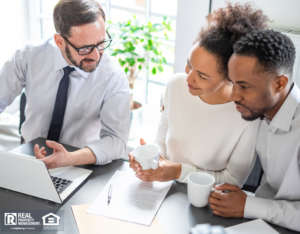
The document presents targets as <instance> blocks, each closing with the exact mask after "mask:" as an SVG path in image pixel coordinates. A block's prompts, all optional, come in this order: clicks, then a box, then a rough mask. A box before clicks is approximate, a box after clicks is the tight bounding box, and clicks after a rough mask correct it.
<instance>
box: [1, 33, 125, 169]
mask: <svg viewBox="0 0 300 234" xmlns="http://www.w3.org/2000/svg"><path fill="white" fill-rule="evenodd" d="M68 65H69V64H68V62H67V61H66V60H65V59H64V57H63V56H62V54H61V51H60V49H59V48H58V47H57V46H56V44H55V41H54V39H53V38H50V39H48V40H46V41H44V42H43V43H42V44H38V45H32V44H28V45H27V46H26V47H25V48H23V49H21V50H18V51H16V52H15V54H14V55H13V56H12V58H11V59H10V60H9V61H7V62H6V63H5V64H4V66H3V68H2V69H1V70H0V113H2V112H3V110H4V109H5V108H6V107H7V106H8V105H10V104H11V103H12V102H13V100H14V99H15V97H16V96H18V95H20V94H21V92H22V90H23V88H25V93H26V97H27V104H26V109H25V116H26V121H25V122H24V124H23V125H22V130H21V133H22V136H23V138H24V139H25V141H26V142H28V141H31V140H33V139H35V138H37V137H44V138H46V137H47V135H48V130H49V126H50V121H51V117H52V112H53V109H54V104H55V99H56V94H57V90H58V86H59V82H60V80H61V79H62V77H63V68H64V67H66V66H68ZM129 124H130V94H129V84H128V80H127V78H126V75H125V73H124V72H123V70H122V68H121V67H120V66H119V64H118V63H117V62H116V61H115V60H114V59H112V58H111V57H110V56H109V55H108V54H106V53H104V54H103V56H102V58H101V61H100V64H99V66H98V67H97V69H96V70H95V71H94V72H92V73H87V72H84V71H83V70H81V69H79V68H77V67H75V71H73V72H72V73H71V74H70V85H69V91H68V100H67V106H66V112H65V116H64V122H63V126H62V130H61V134H60V140H59V142H61V143H65V144H68V145H72V146H75V147H79V148H82V147H84V146H87V147H89V148H90V149H91V150H92V151H93V152H94V154H95V155H96V158H97V162H96V164H107V163H109V162H111V161H112V160H114V159H118V158H120V157H121V156H123V154H124V153H125V150H126V143H127V140H128V134H129Z"/></svg>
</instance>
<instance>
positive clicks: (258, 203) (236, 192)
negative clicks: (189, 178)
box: [209, 30, 300, 231]
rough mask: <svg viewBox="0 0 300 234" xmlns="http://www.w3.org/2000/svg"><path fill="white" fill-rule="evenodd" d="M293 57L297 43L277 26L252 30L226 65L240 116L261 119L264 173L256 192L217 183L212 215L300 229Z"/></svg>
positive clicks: (299, 124) (299, 115)
mask: <svg viewBox="0 0 300 234" xmlns="http://www.w3.org/2000/svg"><path fill="white" fill-rule="evenodd" d="M294 61H295V47H294V45H293V42H292V41H291V40H290V39H289V38H288V37H287V36H285V35H283V34H282V33H280V32H275V31H273V30H261V31H254V32H251V33H249V34H247V35H246V36H244V37H242V38H241V39H240V40H239V41H237V42H236V44H235V45H234V54H233V55H232V56H231V58H230V60H229V64H228V68H229V78H230V79H231V81H232V82H233V84H234V87H233V93H232V96H231V98H232V100H233V101H234V102H235V104H236V108H237V110H238V111H239V112H240V113H241V115H242V118H244V119H245V120H248V121H252V120H255V119H258V118H260V119H261V126H260V130H259V133H258V138H257V143H256V152H257V154H258V156H259V157H260V160H261V163H262V167H263V170H264V176H263V178H262V181H261V184H260V187H259V188H258V189H257V191H256V193H255V197H251V196H248V197H247V195H246V194H245V193H244V192H243V191H242V190H241V189H240V188H238V187H236V186H233V185H229V184H221V185H217V186H216V189H218V190H219V191H216V192H213V193H212V194H211V197H210V198H209V202H210V204H211V208H212V209H213V212H214V214H216V215H219V216H223V217H245V218H262V219H264V220H266V221H268V222H271V223H274V224H277V225H280V226H283V227H286V228H289V229H292V230H297V231H300V222H299V221H300V186H299V185H300V144H299V139H300V90H299V88H298V86H297V85H296V84H295V83H294V81H293V79H292V75H293V65H294ZM223 190H229V191H230V193H224V192H221V191H223Z"/></svg>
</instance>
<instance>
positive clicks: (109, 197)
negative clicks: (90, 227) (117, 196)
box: [107, 184, 112, 205]
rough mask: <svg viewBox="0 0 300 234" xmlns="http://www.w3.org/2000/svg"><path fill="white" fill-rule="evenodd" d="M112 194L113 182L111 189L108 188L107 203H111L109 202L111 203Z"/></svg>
mask: <svg viewBox="0 0 300 234" xmlns="http://www.w3.org/2000/svg"><path fill="white" fill-rule="evenodd" d="M111 195H112V184H110V186H109V190H108V198H107V205H109V203H110V199H111Z"/></svg>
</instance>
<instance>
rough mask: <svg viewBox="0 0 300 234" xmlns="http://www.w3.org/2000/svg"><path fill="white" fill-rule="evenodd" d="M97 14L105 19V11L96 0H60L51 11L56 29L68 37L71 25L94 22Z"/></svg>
mask: <svg viewBox="0 0 300 234" xmlns="http://www.w3.org/2000/svg"><path fill="white" fill-rule="evenodd" d="M99 15H101V16H102V18H103V19H104V21H105V13H104V11H103V9H102V7H101V5H100V3H99V2H97V1H96V0H60V1H59V2H58V3H57V4H56V6H55V8H54V12H53V18H54V27H55V29H56V31H57V32H58V33H59V34H61V35H63V36H65V37H70V36H71V35H70V31H71V27H72V26H80V25H84V24H89V23H94V22H95V21H96V20H97V19H98V17H99Z"/></svg>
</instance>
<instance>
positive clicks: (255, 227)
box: [225, 219, 279, 234]
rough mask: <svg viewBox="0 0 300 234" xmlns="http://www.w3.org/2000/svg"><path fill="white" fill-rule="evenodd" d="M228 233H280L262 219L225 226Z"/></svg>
mask: <svg viewBox="0 0 300 234" xmlns="http://www.w3.org/2000/svg"><path fill="white" fill-rule="evenodd" d="M225 230H226V234H253V233H255V234H279V233H278V232H277V231H275V230H274V229H273V228H272V227H271V226H269V225H268V224H267V223H266V222H264V221H263V220H262V219H256V220H253V221H250V222H247V223H242V224H238V225H235V226H232V227H228V228H225Z"/></svg>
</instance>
